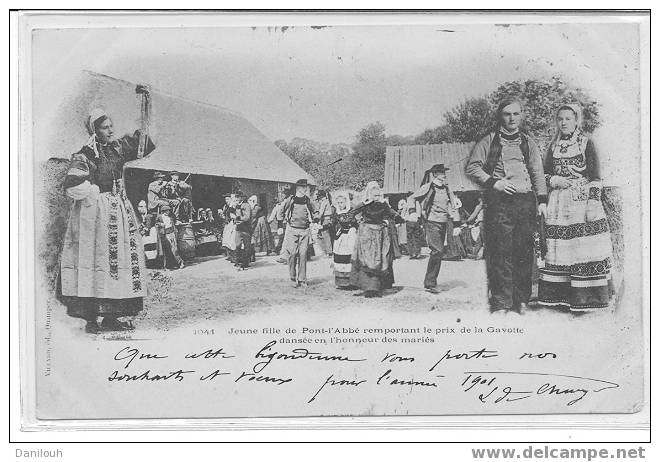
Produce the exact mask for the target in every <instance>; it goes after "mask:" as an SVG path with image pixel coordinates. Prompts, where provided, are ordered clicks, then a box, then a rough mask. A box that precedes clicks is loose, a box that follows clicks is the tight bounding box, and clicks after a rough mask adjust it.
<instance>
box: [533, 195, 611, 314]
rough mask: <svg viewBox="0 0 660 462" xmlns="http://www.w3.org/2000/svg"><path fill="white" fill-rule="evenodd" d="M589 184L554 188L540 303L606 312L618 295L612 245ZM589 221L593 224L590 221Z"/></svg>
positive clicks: (550, 201) (541, 274)
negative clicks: (613, 275) (612, 299)
mask: <svg viewBox="0 0 660 462" xmlns="http://www.w3.org/2000/svg"><path fill="white" fill-rule="evenodd" d="M591 189H592V188H591V187H590V185H589V184H585V183H584V182H582V183H577V184H574V186H573V187H572V188H567V189H554V190H552V191H551V192H550V195H549V197H548V209H547V219H546V242H547V245H548V253H547V255H546V258H545V267H544V268H540V269H539V271H540V280H539V304H541V305H546V306H558V307H561V306H563V307H567V308H569V309H571V310H573V311H591V310H597V309H602V308H606V307H607V306H608V305H609V302H610V299H611V296H612V293H613V283H612V275H611V269H612V242H611V239H610V231H609V226H608V223H607V218H606V217H605V211H604V209H603V206H602V204H601V202H600V200H599V199H596V197H595V195H594V194H593V193H592V192H591ZM587 216H589V217H590V218H589V221H587Z"/></svg>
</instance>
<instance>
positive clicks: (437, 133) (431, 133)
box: [413, 125, 453, 144]
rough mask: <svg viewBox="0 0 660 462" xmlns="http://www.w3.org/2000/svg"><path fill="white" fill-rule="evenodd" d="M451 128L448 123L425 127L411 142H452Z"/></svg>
mask: <svg viewBox="0 0 660 462" xmlns="http://www.w3.org/2000/svg"><path fill="white" fill-rule="evenodd" d="M452 141H453V139H452V136H451V128H450V127H449V126H448V125H440V126H439V127H435V128H427V129H426V130H424V131H423V132H422V133H420V134H419V135H417V136H416V137H415V142H414V143H413V144H440V143H450V142H452Z"/></svg>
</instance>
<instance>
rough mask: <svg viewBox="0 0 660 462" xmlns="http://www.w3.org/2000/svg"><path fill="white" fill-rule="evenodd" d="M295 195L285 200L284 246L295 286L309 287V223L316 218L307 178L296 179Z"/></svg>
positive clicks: (290, 274)
mask: <svg viewBox="0 0 660 462" xmlns="http://www.w3.org/2000/svg"><path fill="white" fill-rule="evenodd" d="M295 189H296V192H295V195H293V196H291V197H290V198H288V199H287V200H286V201H285V202H284V206H283V211H284V221H285V222H286V232H285V234H284V248H285V251H286V253H287V256H288V259H289V277H290V279H291V281H292V283H293V286H294V287H300V286H302V287H305V288H306V287H307V248H308V247H309V238H310V235H309V225H310V224H311V223H312V221H313V220H314V213H315V208H314V204H313V203H312V201H311V200H310V198H309V183H308V182H307V180H306V179H304V178H303V179H300V180H298V181H296V185H295Z"/></svg>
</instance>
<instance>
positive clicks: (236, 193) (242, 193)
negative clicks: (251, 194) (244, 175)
mask: <svg viewBox="0 0 660 462" xmlns="http://www.w3.org/2000/svg"><path fill="white" fill-rule="evenodd" d="M234 195H235V196H236V197H247V196H246V195H245V193H244V192H243V191H241V190H240V189H239V190H238V191H236V192H235V193H234Z"/></svg>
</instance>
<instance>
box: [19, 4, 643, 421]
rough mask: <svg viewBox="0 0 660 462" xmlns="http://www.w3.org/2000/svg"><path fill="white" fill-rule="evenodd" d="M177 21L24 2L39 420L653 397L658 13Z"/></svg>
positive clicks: (527, 410)
mask: <svg viewBox="0 0 660 462" xmlns="http://www.w3.org/2000/svg"><path fill="white" fill-rule="evenodd" d="M171 14H173V15H174V16H175V17H177V18H178V19H180V21H179V22H177V25H161V24H159V23H158V18H154V16H153V15H149V14H146V13H145V14H141V13H140V12H132V13H130V14H127V15H113V14H112V13H107V14H103V13H95V15H93V16H92V19H93V18H94V17H97V18H100V19H99V20H98V22H94V21H91V22H90V21H88V20H87V18H86V17H85V13H84V12H75V13H70V14H64V13H57V12H51V13H41V14H33V15H31V14H30V13H24V15H23V16H22V18H21V21H23V23H22V27H23V30H22V31H21V37H22V38H23V40H22V41H21V42H20V43H19V45H20V46H21V50H20V53H21V61H20V65H21V66H23V67H22V69H21V75H20V83H21V85H23V87H22V89H21V107H20V117H21V143H20V148H21V149H20V160H19V164H20V167H21V172H22V173H21V175H22V176H21V179H22V180H23V181H22V182H21V183H20V188H21V191H22V194H23V196H22V197H23V199H22V204H21V207H22V209H21V210H22V211H23V215H22V223H21V236H20V239H21V248H23V247H25V250H24V252H25V253H24V256H25V257H26V258H28V259H27V260H23V262H22V264H23V265H24V266H25V268H24V271H23V273H22V274H24V275H25V277H24V278H23V280H22V281H21V284H22V289H23V290H24V291H25V293H29V294H30V297H28V298H24V299H23V300H22V304H21V313H22V316H23V318H22V322H23V323H25V324H24V325H25V326H27V327H26V328H27V329H28V332H29V333H28V334H26V335H27V339H26V340H25V341H26V344H28V345H30V346H29V347H28V351H29V353H30V354H31V356H29V357H30V358H31V359H30V361H31V364H33V365H32V367H31V372H30V373H29V374H28V376H24V377H23V379H24V380H25V378H26V377H27V380H29V381H30V383H31V384H32V385H30V386H31V387H33V388H34V392H33V395H32V399H30V400H28V401H30V402H31V405H30V409H31V411H30V412H31V417H30V418H27V420H26V422H27V425H28V426H32V427H33V428H35V429H38V428H40V427H44V426H46V427H51V426H57V425H58V424H63V425H65V424H66V422H67V421H72V420H75V421H78V422H80V421H85V420H99V419H100V420H105V419H107V420H112V419H174V418H176V419H201V418H206V419H226V418H244V417H267V418H271V417H328V418H331V417H336V416H354V417H360V418H370V417H385V416H395V417H409V416H489V415H492V416H496V415H521V416H522V415H536V416H538V417H539V418H541V416H542V415H543V416H556V415H564V414H581V415H600V414H619V415H621V416H623V417H621V418H622V419H625V418H628V417H629V418H630V419H632V420H635V419H637V418H639V416H640V413H642V414H643V413H644V412H646V411H645V410H644V409H645V405H646V404H645V403H646V399H647V396H646V392H647V390H646V386H647V385H648V384H647V383H646V380H645V361H647V360H648V358H646V352H645V349H646V346H645V340H644V339H645V332H646V329H647V327H648V326H647V325H646V320H645V316H647V309H648V297H647V295H645V294H646V291H647V290H648V284H649V282H648V280H647V277H648V275H647V274H646V272H645V267H646V265H647V262H646V258H647V257H645V256H647V255H648V254H647V251H646V250H645V245H646V244H645V243H646V242H647V233H648V230H647V229H645V227H644V226H645V225H644V223H645V220H646V219H648V215H649V213H650V206H649V205H648V203H647V202H645V201H644V198H645V197H646V196H645V195H646V194H647V190H648V188H649V187H650V186H649V184H648V178H649V174H648V165H649V144H648V132H646V130H647V129H648V126H649V118H648V117H649V116H648V103H647V102H646V101H644V100H643V98H644V95H645V94H646V93H645V92H646V91H647V90H648V89H647V86H648V75H647V74H648V67H646V63H644V62H643V60H644V56H646V55H645V53H647V51H645V50H646V48H647V47H648V33H649V30H648V22H647V20H648V17H647V16H646V15H645V14H643V13H634V12H629V13H626V14H623V17H621V15H614V14H611V15H607V14H596V13H593V14H587V15H570V14H565V15H564V16H556V15H552V14H550V13H544V14H540V13H539V14H537V15H536V16H535V17H534V18H531V19H530V17H529V16H525V17H523V16H521V15H516V14H495V13H491V14H489V15H477V14H469V13H463V14H453V15H450V14H445V15H441V14H435V15H434V14H429V15H423V16H421V15H420V17H417V18H415V17H414V16H415V15H408V16H404V17H398V18H397V16H396V15H395V14H392V15H390V16H387V15H384V16H383V15H380V16H379V15H373V16H371V17H370V16H369V15H363V16H360V15H357V14H355V15H350V14H349V15H345V16H348V20H347V21H344V22H343V23H342V22H341V21H339V20H338V19H337V18H336V17H333V15H330V14H328V15H323V14H317V15H315V16H314V15H306V14H302V13H301V14H293V13H290V14H289V15H288V16H285V17H282V16H278V15H275V14H272V15H270V16H269V15H266V16H265V17H266V20H267V21H266V23H264V17H263V16H261V17H260V18H259V20H258V21H257V20H256V19H255V18H251V17H250V15H249V14H243V15H242V16H241V15H238V16H240V18H238V19H236V18H234V16H232V15H231V14H223V13H209V14H208V15H204V18H203V20H202V21H201V23H200V22H195V21H190V22H189V23H187V22H186V19H187V16H186V14H185V13H183V12H180V13H178V16H177V14H176V13H171ZM188 19H189V18H188ZM253 19H254V20H253ZM287 19H288V20H290V22H288V23H287V22H285V21H286V20H287ZM268 20H270V21H271V22H270V23H269V22H268ZM150 21H153V22H150ZM644 108H646V109H644ZM644 133H646V134H644ZM645 217H646V218H645ZM625 416H628V417H625ZM635 416H637V417H635Z"/></svg>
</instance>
